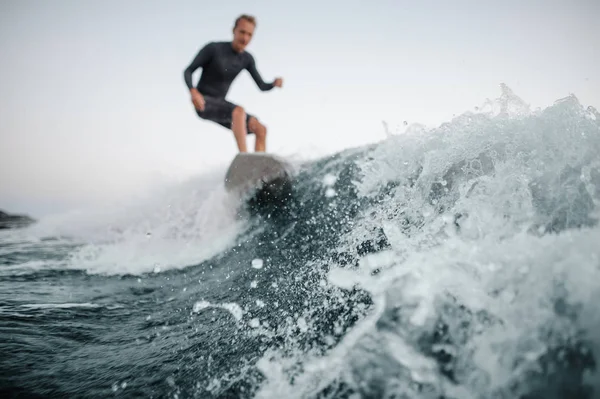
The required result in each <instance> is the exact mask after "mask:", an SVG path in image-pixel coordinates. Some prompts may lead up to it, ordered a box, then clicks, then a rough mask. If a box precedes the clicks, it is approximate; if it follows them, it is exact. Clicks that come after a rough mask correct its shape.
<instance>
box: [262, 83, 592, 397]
mask: <svg viewBox="0 0 600 399" xmlns="http://www.w3.org/2000/svg"><path fill="white" fill-rule="evenodd" d="M598 116H599V115H598V113H597V112H596V111H595V110H594V109H591V108H590V109H587V110H586V109H585V108H584V107H583V106H581V105H580V104H579V103H578V102H577V99H576V98H574V97H569V98H566V99H563V100H560V101H558V102H557V103H556V104H555V105H554V106H552V107H549V108H548V109H546V110H543V111H536V112H531V111H530V110H529V108H528V107H527V105H526V104H525V103H524V102H523V101H522V100H520V99H519V98H518V97H516V96H515V95H514V94H513V93H511V92H510V90H509V89H508V88H507V87H503V94H502V96H501V97H500V98H499V99H497V100H495V101H488V102H486V104H484V106H483V107H481V111H479V112H478V113H465V114H463V115H461V116H459V117H458V118H456V119H455V120H453V121H451V122H449V123H447V124H444V125H442V126H440V127H439V128H437V129H432V130H430V131H425V130H423V129H421V128H414V129H412V130H411V129H409V131H408V132H407V133H406V134H404V135H400V136H394V137H391V138H389V139H388V140H386V141H385V142H382V143H381V144H380V145H379V146H377V148H375V149H374V151H373V152H372V153H371V154H369V157H368V159H365V160H364V161H363V162H362V163H361V164H360V167H361V170H362V172H363V179H362V181H361V182H358V183H357V188H358V190H359V192H360V194H361V195H363V196H373V195H375V193H377V192H378V190H379V189H380V188H381V187H382V186H383V185H384V184H385V183H387V182H389V181H394V182H398V183H399V185H398V187H397V188H396V189H395V192H394V195H393V196H391V197H388V198H387V199H385V200H384V201H382V202H381V203H379V204H377V205H375V206H373V207H372V208H369V209H365V210H364V211H363V214H364V218H363V219H362V220H361V221H360V222H359V223H356V224H355V228H354V229H353V231H352V233H351V234H349V235H348V236H347V237H346V239H345V241H346V244H344V245H343V246H342V247H341V248H339V250H340V251H352V249H353V248H356V245H357V244H359V243H360V242H362V241H363V240H364V239H365V237H369V235H370V234H371V233H370V232H371V231H373V229H374V228H381V229H383V231H384V232H385V235H386V237H387V239H388V241H389V243H390V245H391V248H389V249H388V250H387V251H385V252H382V253H378V254H374V255H370V256H369V257H367V258H363V260H362V261H361V263H360V265H359V267H358V268H355V269H348V268H341V267H335V265H332V266H333V268H332V270H331V273H330V275H329V283H330V284H333V285H337V286H339V287H341V288H350V287H352V286H358V287H360V288H362V289H364V290H366V291H368V292H369V293H370V294H371V295H372V297H373V300H374V302H375V306H374V307H373V309H372V310H371V316H370V317H367V318H366V319H364V320H362V321H361V322H359V324H358V325H357V326H356V327H355V328H354V330H353V331H352V332H351V333H350V334H347V335H346V336H345V337H344V338H343V340H342V342H341V343H339V344H338V345H337V346H336V348H335V349H334V350H332V351H331V352H330V353H328V354H327V355H326V356H324V357H321V356H320V355H314V356H313V355H310V354H305V353H298V354H296V355H295V356H294V357H291V358H290V357H287V356H286V357H284V356H283V355H281V354H278V353H277V352H271V353H269V354H268V355H266V356H265V357H264V358H263V359H262V360H261V362H260V363H259V366H260V368H261V370H262V372H263V374H264V375H265V376H266V378H267V380H266V382H265V383H264V384H263V385H262V387H261V390H260V391H259V392H258V394H257V397H259V398H267V397H287V398H308V397H312V396H313V395H315V394H316V393H318V392H320V391H321V390H322V389H323V388H324V387H326V386H328V385H334V386H335V385H336V384H342V383H343V384H344V385H346V386H349V387H352V388H353V389H354V390H355V391H356V392H363V393H365V394H368V395H373V396H374V397H403V398H429V397H431V398H437V397H439V396H440V395H446V396H447V397H456V398H489V397H492V395H493V394H498V393H503V394H504V395H506V396H505V397H518V395H519V394H523V393H527V392H529V390H530V389H531V387H532V386H534V385H535V384H536V376H539V375H543V370H541V368H540V359H542V358H543V357H544V356H550V355H551V354H552V353H553V351H554V350H556V348H558V347H560V346H561V345H563V344H568V343H569V342H571V344H572V343H573V342H574V341H576V340H577V339H579V338H582V339H584V340H585V341H586V343H587V345H588V350H592V351H593V352H594V353H595V355H596V356H598V354H599V353H600V311H599V310H598V307H597V304H598V303H600V245H599V243H600V227H599V226H598V224H596V220H597V219H598V218H599V217H600V214H599V212H598V209H599V208H598V206H599V205H600V124H599V122H600V118H598ZM420 168H422V170H421V171H420V172H419V169H420ZM411 179H416V181H415V183H414V184H413V185H411V184H409V182H410V180H411ZM434 189H435V190H434ZM433 191H437V192H438V193H439V195H432V192H433ZM440 209H441V210H440ZM406 220H410V223H406ZM374 269H379V271H380V272H379V273H377V274H375V275H373V274H372V271H373V270H374ZM461 306H464V309H463V308H461ZM439 322H443V323H445V324H446V326H447V328H448V331H447V336H448V337H449V342H445V343H441V344H440V343H439V344H437V345H436V346H433V348H432V350H433V351H434V352H436V351H437V352H439V351H444V352H445V353H449V354H452V356H453V358H454V362H453V363H450V364H449V365H447V366H446V367H448V368H449V370H451V371H452V372H453V374H454V376H455V378H456V379H457V381H458V382H457V383H454V382H453V381H451V380H450V379H449V378H447V377H446V376H445V375H443V374H442V373H441V372H440V366H439V365H438V364H437V362H436V361H435V360H434V359H433V357H430V356H428V355H426V354H424V353H423V351H422V350H421V349H420V346H419V339H420V338H422V337H423V336H425V335H429V334H432V333H433V332H434V331H436V328H438V327H439V324H438V323H439ZM308 323H309V324H310V320H308ZM567 346H568V345H567ZM563 359H564V356H563ZM298 363H301V364H302V365H303V369H304V371H303V372H302V373H300V374H298V372H297V367H295V365H297V364H298ZM291 376H294V383H293V384H292V383H290V382H289V381H290V380H291ZM584 378H585V381H586V382H588V383H589V384H591V385H595V386H596V390H598V389H600V383H598V381H600V374H598V373H595V374H591V373H588V374H586V375H585V376H584ZM552 379H554V377H551V380H552ZM540 384H541V385H540V386H544V384H547V382H546V383H541V382H540ZM509 388H511V390H509Z"/></svg>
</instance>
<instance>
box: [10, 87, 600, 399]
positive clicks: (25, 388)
mask: <svg viewBox="0 0 600 399" xmlns="http://www.w3.org/2000/svg"><path fill="white" fill-rule="evenodd" d="M295 166H296V171H295V175H294V178H295V183H294V186H293V191H292V193H291V196H289V197H288V198H286V201H285V202H283V203H280V202H274V203H264V202H261V203H256V202H249V203H246V202H244V203H243V204H242V205H241V206H239V204H238V202H236V199H235V198H231V197H230V196H228V195H227V194H226V193H225V192H224V190H223V188H222V184H221V183H222V176H223V175H224V171H221V170H218V171H214V172H213V173H211V174H208V175H205V176H200V177H198V178H195V179H191V180H190V181H187V182H185V183H182V184H178V185H175V186H172V187H169V188H165V189H164V190H162V191H160V192H155V193H153V194H152V195H149V196H148V197H147V198H144V199H139V200H138V201H135V202H131V203H128V204H121V205H119V206H106V207H105V208H103V209H92V210H82V211H78V212H72V213H68V214H62V215H54V216H52V217H47V218H44V219H42V220H40V221H39V222H38V223H36V224H34V225H32V226H30V227H28V228H24V229H16V230H10V231H1V232H0V352H1V353H2V356H0V394H2V397H91V398H93V397H99V398H100V397H102V398H104V397H145V398H352V399H358V398H456V399H458V398H478V399H479V398H528V399H529V398H598V397H600V372H599V371H598V365H597V361H598V360H597V359H598V356H599V355H600V307H599V304H600V226H599V224H598V220H599V218H600V212H599V205H600V114H599V113H598V112H597V111H596V110H595V109H594V108H593V107H586V106H584V105H582V104H580V103H579V101H578V100H577V98H576V97H575V96H569V97H567V98H564V99H560V100H557V101H556V102H555V103H554V104H553V105H552V106H549V107H547V108H545V109H535V110H534V109H530V107H529V106H528V105H527V103H526V102H525V101H523V100H522V99H520V98H519V97H517V96H516V95H515V94H513V93H512V92H511V90H510V89H509V88H508V87H506V86H502V93H501V95H500V97H498V98H495V99H492V100H487V101H485V102H484V103H483V104H482V105H481V106H480V107H477V108H476V109H473V110H471V111H467V112H465V113H463V114H461V115H459V116H457V117H455V118H454V119H452V120H450V121H448V122H446V123H444V124H442V125H441V126H438V127H435V128H425V127H423V126H421V125H418V124H415V125H411V126H409V127H408V129H407V130H406V131H404V132H402V133H400V134H396V135H392V136H391V137H389V138H387V139H386V140H385V141H383V142H380V143H377V144H373V145H370V146H366V147H362V148H355V149H349V150H346V151H343V152H340V153H337V154H334V155H332V156H327V157H324V158H321V159H317V160H311V161H305V162H298V163H297V164H296V165H295Z"/></svg>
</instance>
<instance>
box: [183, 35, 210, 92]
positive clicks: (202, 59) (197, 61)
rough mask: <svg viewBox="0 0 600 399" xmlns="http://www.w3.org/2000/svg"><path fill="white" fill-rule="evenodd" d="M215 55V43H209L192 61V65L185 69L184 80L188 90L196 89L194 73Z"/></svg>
mask: <svg viewBox="0 0 600 399" xmlns="http://www.w3.org/2000/svg"><path fill="white" fill-rule="evenodd" d="M213 53H214V46H213V43H208V44H207V45H205V46H204V47H202V49H200V51H199V52H198V54H197V55H196V58H194V60H193V61H192V63H191V64H190V65H189V66H188V67H187V68H185V71H183V79H184V80H185V84H186V85H187V87H188V89H190V90H191V89H192V88H193V87H194V83H193V82H192V74H193V73H194V71H195V70H196V69H198V68H200V67H204V66H205V65H206V63H207V62H208V61H210V59H211V57H212V56H213Z"/></svg>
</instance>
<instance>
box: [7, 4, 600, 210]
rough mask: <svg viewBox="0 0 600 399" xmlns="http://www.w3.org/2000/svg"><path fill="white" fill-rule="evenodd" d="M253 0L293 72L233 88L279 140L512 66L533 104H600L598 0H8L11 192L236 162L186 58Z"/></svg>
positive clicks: (271, 47) (441, 106)
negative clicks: (198, 100)
mask: <svg viewBox="0 0 600 399" xmlns="http://www.w3.org/2000/svg"><path fill="white" fill-rule="evenodd" d="M240 13H251V14H254V15H255V16H256V17H257V19H258V26H257V28H256V32H255V36H254V39H253V41H252V43H251V44H250V46H249V47H248V51H250V52H251V53H252V54H253V55H254V57H255V59H256V61H257V66H258V69H259V71H260V73H261V74H262V76H263V78H264V79H265V80H266V81H271V80H272V79H273V78H274V77H276V76H282V77H283V78H284V87H283V89H281V90H278V89H274V90H273V91H270V92H260V91H259V90H258V89H257V87H256V86H255V84H254V82H253V81H252V80H251V78H250V76H249V74H248V73H247V72H242V73H241V74H240V75H239V77H238V79H237V80H236V81H235V83H234V84H233V86H232V88H231V91H230V92H229V96H228V98H229V99H230V100H231V101H233V102H236V103H238V104H240V105H242V106H244V107H245V108H246V109H247V110H248V111H249V112H251V113H253V114H255V115H256V116H258V117H259V119H261V120H262V121H264V122H265V124H266V125H267V126H268V128H269V135H268V142H267V149H268V151H270V152H275V153H278V154H281V155H289V156H291V155H298V154H300V155H303V156H314V155H316V154H326V153H331V152H333V151H338V150H341V149H344V148H348V147H355V146H359V145H363V144H366V143H371V142H376V141H380V140H382V139H384V138H385V133H384V129H383V127H382V121H387V122H388V123H389V124H390V126H391V127H392V128H393V127H394V126H396V125H397V124H400V123H401V122H402V121H404V120H406V121H408V122H419V123H425V124H427V125H432V126H435V125H436V124H439V123H441V122H444V121H447V120H449V119H450V118H451V117H452V115H454V114H458V113H461V112H464V111H466V110H472V109H473V108H474V107H475V106H478V105H480V104H481V103H482V102H483V101H484V100H485V99H486V98H492V97H496V96H498V95H499V94H500V89H499V84H500V83H506V84H507V85H508V86H509V87H510V88H512V89H513V91H514V92H515V93H516V94H517V95H519V96H520V97H521V98H522V99H523V100H525V101H526V102H527V103H529V104H531V105H532V106H533V107H538V106H539V107H543V106H547V105H550V104H551V103H552V102H553V101H554V100H556V99H559V98H562V97H565V96H567V95H569V94H570V93H573V94H575V95H576V96H577V97H578V98H579V99H580V101H581V102H582V103H584V105H593V106H595V107H598V108H600V78H599V74H598V71H600V51H599V50H600V24H599V23H598V19H597V18H598V15H600V1H597V0H585V1H584V0H580V1H577V0H570V1H567V0H565V1H553V0H544V1H538V0H525V1H503V2H497V1H479V2H477V1H460V0H458V1H442V0H440V1H436V2H433V1H419V2H415V1H401V0H396V1H392V0H377V1H372V2H370V1H357V0H343V1H331V0H328V1H313V0H309V1H302V2H300V1H298V2H274V1H271V0H262V1H238V0H228V1H226V2H221V1H210V2H209V1H203V0H193V1H191V0H190V1H169V2H167V1H154V0H126V1H116V0H102V1H100V0H86V1H81V0H53V1H48V0H35V1H34V0H0V53H1V54H2V61H1V62H0V209H5V210H8V211H19V212H29V213H32V214H34V215H43V214H46V213H48V212H53V211H56V210H63V209H68V208H70V207H75V206H80V205H83V204H92V203H98V202H101V201H105V200H108V199H114V198H119V197H123V196H127V195H129V194H131V193H133V192H135V191H137V190H140V189H143V188H144V187H146V186H147V185H148V184H151V183H152V182H155V181H161V179H167V180H169V179H178V178H187V177H190V176H194V175H199V174H203V173H211V170H214V169H215V168H224V167H226V166H227V165H228V164H229V162H230V161H231V159H232V158H233V157H234V156H235V153H236V151H237V148H236V145H235V142H234V140H233V135H232V134H231V132H230V131H228V130H225V129H223V128H222V127H221V126H218V125H213V124H210V123H209V122H205V121H202V120H200V119H199V118H198V117H197V116H196V114H195V112H194V110H193V106H192V104H191V102H190V97H189V93H188V91H187V88H186V86H185V84H184V81H183V70H184V69H185V67H186V66H187V65H188V64H189V62H190V61H191V60H192V59H193V57H194V56H195V55H196V53H197V52H198V50H199V49H200V48H201V47H202V46H203V45H204V44H205V43H206V42H208V41H213V40H229V39H231V37H232V33H231V29H232V24H233V20H234V19H235V18H236V17H237V16H238V15H239V14H240ZM199 73H200V72H199V71H198V72H197V73H196V74H195V75H194V78H195V80H194V81H196V80H197V79H198V76H199ZM249 143H250V145H251V146H252V145H253V141H250V142H249ZM213 173H214V172H213Z"/></svg>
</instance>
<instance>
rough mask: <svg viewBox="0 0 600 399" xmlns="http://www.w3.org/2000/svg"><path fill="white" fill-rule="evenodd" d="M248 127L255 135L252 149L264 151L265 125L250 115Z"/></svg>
mask: <svg viewBox="0 0 600 399" xmlns="http://www.w3.org/2000/svg"><path fill="white" fill-rule="evenodd" d="M248 128H249V129H250V131H252V133H254V135H255V136H256V144H255V146H254V151H256V152H265V151H266V150H267V127H266V126H265V125H263V124H262V123H260V122H259V121H258V119H256V118H255V117H253V116H251V117H250V119H249V120H248Z"/></svg>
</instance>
